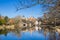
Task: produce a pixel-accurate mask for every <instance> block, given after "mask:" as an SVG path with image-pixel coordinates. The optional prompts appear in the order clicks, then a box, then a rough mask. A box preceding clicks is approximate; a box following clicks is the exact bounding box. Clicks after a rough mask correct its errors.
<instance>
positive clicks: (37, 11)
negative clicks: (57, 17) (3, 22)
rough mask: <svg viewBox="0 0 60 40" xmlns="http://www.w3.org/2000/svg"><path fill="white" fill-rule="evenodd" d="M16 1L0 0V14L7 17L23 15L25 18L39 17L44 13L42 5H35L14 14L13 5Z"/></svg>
mask: <svg viewBox="0 0 60 40" xmlns="http://www.w3.org/2000/svg"><path fill="white" fill-rule="evenodd" d="M16 1H17V0H0V14H1V15H3V16H8V17H10V18H11V17H15V16H17V15H22V16H23V15H24V16H25V17H30V16H33V17H41V16H42V15H43V13H44V11H43V10H44V9H42V5H37V6H34V7H31V8H27V9H22V10H19V11H17V12H16V8H15V4H16V3H17V2H16Z"/></svg>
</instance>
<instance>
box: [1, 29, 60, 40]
mask: <svg viewBox="0 0 60 40" xmlns="http://www.w3.org/2000/svg"><path fill="white" fill-rule="evenodd" d="M0 40H60V34H59V33H58V32H56V31H54V30H48V29H47V30H44V29H41V30H25V31H15V30H14V31H8V30H5V31H0Z"/></svg>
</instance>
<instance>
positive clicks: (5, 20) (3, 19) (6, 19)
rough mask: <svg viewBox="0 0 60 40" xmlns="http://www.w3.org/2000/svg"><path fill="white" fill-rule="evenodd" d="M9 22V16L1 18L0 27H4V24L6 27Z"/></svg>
mask: <svg viewBox="0 0 60 40" xmlns="http://www.w3.org/2000/svg"><path fill="white" fill-rule="evenodd" d="M8 20H9V18H8V17H7V16H5V17H2V16H0V25H3V24H5V25H6V24H7V22H8Z"/></svg>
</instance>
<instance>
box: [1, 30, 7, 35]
mask: <svg viewBox="0 0 60 40" xmlns="http://www.w3.org/2000/svg"><path fill="white" fill-rule="evenodd" d="M7 33H8V31H7V30H1V31H0V35H1V34H4V35H5V36H7Z"/></svg>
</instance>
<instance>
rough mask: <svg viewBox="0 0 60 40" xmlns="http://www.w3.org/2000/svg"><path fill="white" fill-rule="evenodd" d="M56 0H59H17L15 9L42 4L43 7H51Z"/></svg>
mask: <svg viewBox="0 0 60 40" xmlns="http://www.w3.org/2000/svg"><path fill="white" fill-rule="evenodd" d="M57 1H59V0H18V2H17V5H16V8H17V10H16V11H18V10H21V9H26V8H30V7H33V6H37V5H43V8H45V7H46V8H47V9H49V8H50V7H53V5H56V3H57Z"/></svg>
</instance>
